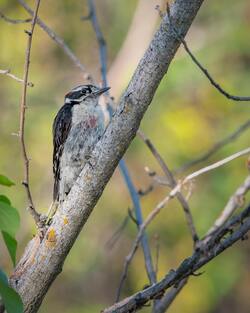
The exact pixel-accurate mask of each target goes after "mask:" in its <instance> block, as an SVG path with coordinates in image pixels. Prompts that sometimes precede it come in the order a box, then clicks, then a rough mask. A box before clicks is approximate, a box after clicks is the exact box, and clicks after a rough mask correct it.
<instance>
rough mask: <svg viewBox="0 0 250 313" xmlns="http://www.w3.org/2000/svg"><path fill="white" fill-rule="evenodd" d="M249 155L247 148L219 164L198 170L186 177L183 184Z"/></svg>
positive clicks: (249, 150) (249, 149) (249, 151)
mask: <svg viewBox="0 0 250 313" xmlns="http://www.w3.org/2000/svg"><path fill="white" fill-rule="evenodd" d="M249 153H250V148H246V149H244V150H241V151H239V152H236V153H234V154H232V155H230V156H229V157H227V158H225V159H222V160H220V161H218V162H215V163H213V164H211V165H209V166H206V167H203V168H202V169H200V170H198V171H196V172H193V173H192V174H190V175H188V176H186V178H185V179H184V181H183V184H185V183H187V182H188V181H190V180H192V179H194V178H196V177H198V176H200V175H202V174H204V173H207V172H209V171H212V170H214V169H216V168H218V167H220V166H222V165H225V164H227V163H229V162H231V161H233V160H235V159H237V158H239V157H242V156H244V155H247V154H249Z"/></svg>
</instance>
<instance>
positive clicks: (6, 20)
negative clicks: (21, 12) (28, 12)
mask: <svg viewBox="0 0 250 313" xmlns="http://www.w3.org/2000/svg"><path fill="white" fill-rule="evenodd" d="M0 18H1V19H3V20H4V21H5V22H7V23H10V24H24V23H30V22H31V21H32V19H31V18H26V19H25V20H20V19H13V18H9V17H7V16H6V15H4V14H3V13H2V12H1V11H0Z"/></svg>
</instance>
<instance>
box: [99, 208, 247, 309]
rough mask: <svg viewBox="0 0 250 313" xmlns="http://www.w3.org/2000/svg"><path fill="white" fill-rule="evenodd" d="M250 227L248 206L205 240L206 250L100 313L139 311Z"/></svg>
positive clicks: (191, 273) (240, 236) (195, 254)
mask: <svg viewBox="0 0 250 313" xmlns="http://www.w3.org/2000/svg"><path fill="white" fill-rule="evenodd" d="M233 229H234V231H233ZM249 230H250V206H248V207H247V208H246V209H245V210H244V211H243V212H242V213H241V214H239V215H238V216H236V217H234V218H232V219H231V220H230V221H229V222H228V223H227V224H226V225H225V226H224V227H223V228H222V229H221V231H220V232H219V233H217V234H216V235H214V236H213V237H212V239H211V240H210V241H209V242H208V243H207V246H206V248H207V249H206V252H204V250H196V251H195V252H194V253H193V255H192V256H191V257H189V258H187V259H185V260H184V261H183V262H182V263H181V264H180V265H179V267H178V268H177V269H176V270H170V271H169V273H168V274H167V275H166V276H165V277H164V278H163V279H162V280H161V281H159V282H158V283H156V284H154V285H152V286H150V287H149V288H147V289H144V290H142V291H139V292H137V293H136V294H134V295H132V296H130V297H128V298H126V299H124V300H122V301H121V302H119V303H116V304H114V305H113V306H112V307H110V308H108V309H105V310H104V311H103V313H111V312H112V313H128V312H135V311H137V310H139V309H140V308H142V306H143V305H145V304H146V303H148V302H149V301H150V300H153V299H155V298H158V297H160V296H161V295H163V294H164V292H165V290H166V289H168V288H170V287H171V286H175V285H176V284H178V283H179V282H180V281H182V280H183V279H185V278H186V277H188V276H190V275H193V273H195V272H196V271H197V270H199V269H200V268H201V267H202V266H203V265H205V264H206V263H208V262H209V261H210V260H212V259H214V258H215V257H216V256H217V255H219V254H220V253H222V252H223V251H224V250H226V249H227V248H229V247H230V246H232V245H233V244H234V243H235V242H237V241H238V240H241V239H244V238H245V235H246V234H247V232H248V231H249ZM225 236H227V237H226V238H225V239H224V238H223V237H225Z"/></svg>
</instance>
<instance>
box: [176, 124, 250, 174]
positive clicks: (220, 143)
mask: <svg viewBox="0 0 250 313" xmlns="http://www.w3.org/2000/svg"><path fill="white" fill-rule="evenodd" d="M249 127H250V120H247V121H246V122H245V123H244V124H242V125H241V126H240V127H238V128H237V129H236V130H235V131H234V132H232V133H231V134H229V135H228V136H226V137H225V138H223V139H222V140H220V141H218V142H217V143H216V144H215V145H214V146H213V147H212V148H210V149H209V150H208V151H207V152H206V153H204V154H203V155H201V156H200V157H198V158H197V159H194V160H192V161H190V162H187V163H185V164H183V165H182V166H181V167H179V168H178V169H176V170H175V171H174V173H181V172H183V171H185V170H187V169H188V168H190V167H192V166H194V165H196V164H199V163H201V162H204V161H206V160H207V159H208V158H210V157H211V156H212V155H213V154H215V153H216V152H217V151H218V150H220V149H221V148H223V147H224V146H226V145H227V144H229V143H231V142H232V141H234V140H236V139H237V138H239V137H240V135H242V134H243V133H244V132H245V131H246V130H247V129H248V128H249Z"/></svg>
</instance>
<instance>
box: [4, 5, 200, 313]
mask: <svg viewBox="0 0 250 313" xmlns="http://www.w3.org/2000/svg"><path fill="white" fill-rule="evenodd" d="M202 2H203V0H176V1H175V2H174V4H173V5H172V7H171V16H172V23H173V25H175V29H177V30H178V32H179V34H180V36H183V37H184V36H185V35H186V33H187V31H188V29H189V27H190V25H191V24H192V22H193V20H194V18H195V16H196V14H197V12H198V10H199V8H200V6H201V4H202ZM145 22H146V21H145ZM179 45H180V42H179V41H178V39H177V38H176V36H175V33H174V31H173V30H171V29H170V28H169V23H168V18H167V16H165V17H164V18H163V20H162V23H161V25H160V27H159V29H158V31H157V32H156V33H155V35H154V37H153V39H152V41H151V43H150V46H149V48H148V49H147V51H146V52H145V54H144V56H143V58H142V60H141V61H140V63H139V65H138V67H137V69H136V71H135V74H134V76H133V78H132V79H131V82H130V83H129V85H128V87H127V90H126V91H125V93H124V94H123V96H122V97H121V100H120V102H119V105H118V108H117V111H116V113H115V114H114V116H113V119H112V122H111V123H110V125H109V126H108V128H107V129H106V132H105V133H104V136H103V137H102V139H101V140H100V141H99V142H98V144H97V146H96V148H95V149H94V152H93V154H92V157H91V159H90V164H89V163H88V164H87V165H86V166H85V167H84V169H83V170H82V172H81V174H80V176H79V178H78V179H77V181H76V183H75V184H74V186H73V187H72V189H71V191H70V193H69V195H68V197H67V199H66V200H65V202H64V203H63V205H62V206H61V207H60V208H59V209H58V211H57V213H56V215H55V216H54V218H53V222H52V224H51V226H50V227H49V229H48V230H47V232H46V234H45V237H44V239H43V240H42V241H41V242H40V241H39V239H38V237H36V238H34V239H33V240H32V241H31V242H30V243H29V245H28V247H27V249H26V251H25V253H24V255H23V257H22V258H21V260H20V262H19V264H18V265H17V267H16V269H15V271H14V273H13V275H12V277H11V278H10V283H11V285H12V286H13V287H14V288H15V289H16V290H17V292H18V293H19V294H20V295H21V297H22V300H23V303H24V307H25V312H27V313H31V312H36V311H37V310H38V308H39V306H40V304H41V302H42V300H43V298H44V296H45V294H46V292H47V290H48V288H49V287H50V285H51V284H52V282H53V280H54V279H55V278H56V276H57V275H58V274H59V273H60V272H61V270H62V266H63V263H64V260H65V258H66V256H67V254H68V253H69V251H70V249H71V247H72V245H73V244H74V241H75V240H76V238H77V236H78V234H79V232H80V231H81V229H82V227H83V225H84V224H85V223H86V221H87V220H88V217H89V215H90V214H91V212H92V210H93V208H94V207H95V205H96V203H97V201H98V199H99V198H100V196H101V194H102V192H103V189H104V187H105V186H106V184H107V182H108V181H109V179H110V177H111V176H112V174H113V172H114V170H115V168H116V166H117V164H118V162H119V160H120V159H121V157H122V156H123V154H124V153H125V151H126V149H127V148H128V146H129V144H130V143H131V141H132V140H133V138H134V137H135V135H136V131H137V129H138V127H139V125H140V122H141V119H142V117H143V115H144V114H145V112H146V110H147V108H148V106H149V105H150V103H151V101H152V99H153V96H154V93H155V91H156V89H157V87H158V85H159V83H160V81H161V79H162V78H163V76H164V75H165V74H166V72H167V69H168V67H169V65H170V63H171V61H172V59H173V57H174V55H175V53H176V51H177V49H178V47H179Z"/></svg>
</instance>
